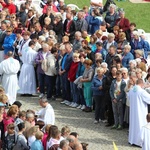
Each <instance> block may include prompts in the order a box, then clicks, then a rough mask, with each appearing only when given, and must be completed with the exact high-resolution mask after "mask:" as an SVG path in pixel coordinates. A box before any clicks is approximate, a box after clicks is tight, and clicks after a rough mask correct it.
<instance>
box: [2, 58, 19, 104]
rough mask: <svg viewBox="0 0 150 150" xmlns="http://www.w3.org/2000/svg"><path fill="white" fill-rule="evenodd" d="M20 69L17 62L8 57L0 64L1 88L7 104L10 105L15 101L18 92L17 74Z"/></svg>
mask: <svg viewBox="0 0 150 150" xmlns="http://www.w3.org/2000/svg"><path fill="white" fill-rule="evenodd" d="M19 69H20V63H19V61H18V60H16V59H14V58H12V57H10V58H7V59H5V60H3V61H2V62H1V63H0V74H2V87H3V88H4V89H5V93H6V95H7V96H8V100H9V103H10V104H11V105H12V104H13V103H14V102H15V101H16V95H17V90H18V79H17V73H18V71H19Z"/></svg>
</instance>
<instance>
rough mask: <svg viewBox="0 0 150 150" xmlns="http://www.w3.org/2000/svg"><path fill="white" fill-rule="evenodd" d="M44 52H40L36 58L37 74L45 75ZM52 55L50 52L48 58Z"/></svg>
mask: <svg viewBox="0 0 150 150" xmlns="http://www.w3.org/2000/svg"><path fill="white" fill-rule="evenodd" d="M42 52H43V51H42V50H41V51H39V52H38V54H37V56H36V58H35V63H36V64H37V73H38V74H39V73H41V74H45V73H44V71H43V70H42V68H41V64H42V63H41V62H40V61H41V60H44V58H43V54H42ZM49 54H50V52H48V53H47V55H46V57H47V56H48V55H49Z"/></svg>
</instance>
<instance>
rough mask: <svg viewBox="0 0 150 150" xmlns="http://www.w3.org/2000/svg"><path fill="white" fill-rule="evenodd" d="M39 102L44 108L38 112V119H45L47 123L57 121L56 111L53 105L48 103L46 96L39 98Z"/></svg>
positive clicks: (52, 123)
mask: <svg viewBox="0 0 150 150" xmlns="http://www.w3.org/2000/svg"><path fill="white" fill-rule="evenodd" d="M39 104H40V106H42V107H43V108H42V109H41V110H39V111H38V112H37V113H36V116H37V121H39V120H40V121H43V122H44V123H45V125H47V124H51V125H54V123H55V113H54V109H53V107H52V106H51V105H50V104H49V103H48V100H47V98H46V97H42V98H40V99H39Z"/></svg>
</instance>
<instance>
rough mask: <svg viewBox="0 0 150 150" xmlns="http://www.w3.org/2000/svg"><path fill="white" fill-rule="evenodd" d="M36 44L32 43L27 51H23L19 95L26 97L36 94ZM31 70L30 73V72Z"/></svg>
mask: <svg viewBox="0 0 150 150" xmlns="http://www.w3.org/2000/svg"><path fill="white" fill-rule="evenodd" d="M34 46H35V42H33V41H30V42H29V46H28V48H27V49H25V50H23V51H22V57H21V60H22V62H23V65H22V68H21V72H20V76H19V87H20V89H19V91H18V93H20V94H22V95H23V96H25V95H26V94H27V95H28V94H29V95H30V94H35V93H36V81H35V70H34V61H35V58H36V55H37V52H36V51H34V50H33V48H34ZM29 70H30V71H29Z"/></svg>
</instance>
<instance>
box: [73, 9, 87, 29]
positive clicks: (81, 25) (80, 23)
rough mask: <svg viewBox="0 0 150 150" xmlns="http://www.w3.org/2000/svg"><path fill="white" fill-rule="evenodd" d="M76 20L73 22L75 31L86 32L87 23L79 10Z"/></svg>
mask: <svg viewBox="0 0 150 150" xmlns="http://www.w3.org/2000/svg"><path fill="white" fill-rule="evenodd" d="M77 17H78V18H77V20H76V21H75V29H76V31H80V32H82V31H87V30H88V24H87V21H86V20H85V19H84V12H83V11H82V10H80V11H79V12H78V15H77Z"/></svg>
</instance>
